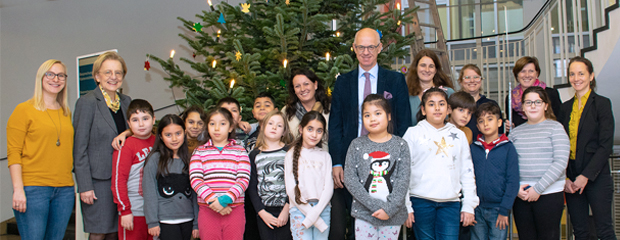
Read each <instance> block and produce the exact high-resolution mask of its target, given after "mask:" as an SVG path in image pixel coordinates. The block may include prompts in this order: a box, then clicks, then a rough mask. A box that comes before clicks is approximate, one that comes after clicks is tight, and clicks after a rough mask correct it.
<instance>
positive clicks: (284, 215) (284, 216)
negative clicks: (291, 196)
mask: <svg viewBox="0 0 620 240" xmlns="http://www.w3.org/2000/svg"><path fill="white" fill-rule="evenodd" d="M288 210H289V205H288V203H287V204H285V205H284V207H283V208H282V211H280V215H279V216H278V227H284V226H286V223H287V222H288V217H289V213H288Z"/></svg>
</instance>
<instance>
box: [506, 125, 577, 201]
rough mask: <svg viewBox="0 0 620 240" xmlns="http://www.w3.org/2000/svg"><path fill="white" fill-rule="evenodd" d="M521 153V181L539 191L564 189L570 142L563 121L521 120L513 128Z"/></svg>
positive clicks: (513, 134)
mask: <svg viewBox="0 0 620 240" xmlns="http://www.w3.org/2000/svg"><path fill="white" fill-rule="evenodd" d="M508 138H509V139H510V141H512V143H513V144H514V146H515V148H516V149H517V155H518V156H519V176H520V184H521V185H523V184H529V185H530V186H532V187H533V188H534V190H535V191H536V192H537V193H538V194H549V193H556V192H561V191H563V190H564V183H565V180H564V179H566V165H567V164H568V155H569V153H570V142H569V140H568V135H566V131H565V130H564V127H563V126H562V124H560V123H559V122H557V121H554V120H549V119H547V120H545V121H543V122H541V123H538V124H534V125H530V124H527V123H526V124H521V125H519V126H518V127H516V128H515V129H514V130H512V131H511V132H510V135H509V136H508Z"/></svg>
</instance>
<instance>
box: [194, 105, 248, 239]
mask: <svg viewBox="0 0 620 240" xmlns="http://www.w3.org/2000/svg"><path fill="white" fill-rule="evenodd" d="M233 121H234V120H233V118H232V114H231V113H230V112H229V111H228V110H226V109H224V108H215V109H213V110H211V111H210V112H209V113H207V118H206V121H205V122H206V123H207V129H206V131H205V132H203V133H202V135H203V137H202V139H205V140H206V143H204V144H201V145H200V146H199V147H197V148H196V150H195V151H194V155H193V156H192V158H191V161H190V164H189V171H190V176H189V177H190V182H191V184H192V188H193V189H194V191H196V193H197V195H198V204H199V206H200V207H199V212H198V229H199V232H200V239H203V240H209V239H224V236H226V238H225V239H234V240H237V239H238V240H241V239H243V232H244V226H245V211H244V208H243V204H244V199H245V196H244V192H245V190H246V189H247V187H248V183H249V181H250V161H249V159H248V153H247V152H246V151H245V149H244V148H243V147H242V146H240V145H237V144H235V140H233V139H234V133H235V132H234V128H233V127H232V126H233V124H232V123H233Z"/></svg>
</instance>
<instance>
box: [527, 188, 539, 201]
mask: <svg viewBox="0 0 620 240" xmlns="http://www.w3.org/2000/svg"><path fill="white" fill-rule="evenodd" d="M525 191H526V192H527V195H526V196H525V200H526V201H528V202H536V201H538V198H539V197H540V194H538V193H537V192H536V191H534V188H529V189H528V190H525Z"/></svg>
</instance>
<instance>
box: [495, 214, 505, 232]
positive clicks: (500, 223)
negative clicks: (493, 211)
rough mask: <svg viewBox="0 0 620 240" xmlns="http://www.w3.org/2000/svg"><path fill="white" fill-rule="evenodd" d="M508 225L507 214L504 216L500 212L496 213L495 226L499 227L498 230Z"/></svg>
mask: <svg viewBox="0 0 620 240" xmlns="http://www.w3.org/2000/svg"><path fill="white" fill-rule="evenodd" d="M507 226H508V216H504V215H501V214H498V215H497V222H495V227H496V228H499V230H504V229H506V227H507Z"/></svg>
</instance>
